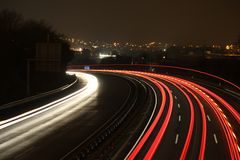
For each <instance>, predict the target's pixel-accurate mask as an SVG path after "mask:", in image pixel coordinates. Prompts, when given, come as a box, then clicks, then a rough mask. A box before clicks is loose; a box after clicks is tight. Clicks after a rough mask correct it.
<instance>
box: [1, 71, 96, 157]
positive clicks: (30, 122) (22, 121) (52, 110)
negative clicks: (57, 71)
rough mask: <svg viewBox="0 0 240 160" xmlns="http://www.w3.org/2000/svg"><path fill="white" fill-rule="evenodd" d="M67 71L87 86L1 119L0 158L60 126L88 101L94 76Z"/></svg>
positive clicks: (93, 87)
mask: <svg viewBox="0 0 240 160" xmlns="http://www.w3.org/2000/svg"><path fill="white" fill-rule="evenodd" d="M68 73H70V74H75V75H76V76H77V77H79V78H80V77H81V79H83V80H84V81H86V85H85V86H84V87H83V88H81V89H79V90H78V91H76V92H74V93H72V94H69V95H67V96H65V97H63V98H61V99H58V100H56V101H54V102H51V103H49V104H46V105H44V106H41V107H39V108H37V109H34V110H31V111H28V112H25V113H23V114H20V115H18V116H15V117H13V118H10V119H7V120H3V121H0V153H1V158H3V157H5V158H6V157H8V156H9V155H12V154H13V153H16V151H20V150H22V149H23V148H24V147H27V146H28V145H29V144H32V143H33V142H35V141H36V140H38V139H39V138H41V137H43V136H46V135H47V134H49V133H50V132H51V131H53V130H55V129H57V128H58V127H60V126H63V125H64V124H66V123H67V122H69V121H71V120H72V119H74V118H75V117H76V116H79V113H80V109H81V108H82V107H84V106H86V104H89V103H90V102H91V100H92V99H91V97H92V96H95V95H96V94H97V89H98V80H97V78H96V77H95V76H93V75H90V74H86V73H78V72H68ZM1 158H0V159H1Z"/></svg>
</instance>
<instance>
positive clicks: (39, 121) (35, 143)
mask: <svg viewBox="0 0 240 160" xmlns="http://www.w3.org/2000/svg"><path fill="white" fill-rule="evenodd" d="M74 74H76V75H77V76H78V77H79V78H81V79H83V80H84V83H86V85H84V87H83V88H81V89H79V90H78V91H76V92H74V93H72V94H70V95H67V96H66V97H63V98H61V99H59V100H56V101H54V102H51V103H49V104H45V105H43V106H41V107H38V108H36V109H33V110H30V111H28V112H25V113H21V114H20V115H17V116H14V117H11V118H8V119H5V120H1V121H0V153H1V154H0V159H60V158H61V157H63V156H64V155H66V154H68V152H70V151H71V150H72V149H74V148H75V147H76V146H78V145H79V144H80V143H83V142H84V141H85V140H86V139H88V137H90V136H91V135H92V134H93V133H94V132H95V131H97V130H98V129H99V128H101V126H103V125H104V124H105V123H107V122H108V121H109V120H111V117H113V116H114V115H115V113H116V112H118V110H119V109H120V108H121V107H122V106H125V103H127V102H128V101H127V100H129V99H128V97H129V96H130V95H131V94H130V93H132V91H131V90H132V86H131V85H132V84H130V82H129V81H128V80H126V78H122V77H117V76H109V75H102V74H101V75H96V76H97V77H96V76H93V75H89V74H85V73H74ZM116 84H117V85H116ZM116 91H117V92H116ZM114 118H115V117H114Z"/></svg>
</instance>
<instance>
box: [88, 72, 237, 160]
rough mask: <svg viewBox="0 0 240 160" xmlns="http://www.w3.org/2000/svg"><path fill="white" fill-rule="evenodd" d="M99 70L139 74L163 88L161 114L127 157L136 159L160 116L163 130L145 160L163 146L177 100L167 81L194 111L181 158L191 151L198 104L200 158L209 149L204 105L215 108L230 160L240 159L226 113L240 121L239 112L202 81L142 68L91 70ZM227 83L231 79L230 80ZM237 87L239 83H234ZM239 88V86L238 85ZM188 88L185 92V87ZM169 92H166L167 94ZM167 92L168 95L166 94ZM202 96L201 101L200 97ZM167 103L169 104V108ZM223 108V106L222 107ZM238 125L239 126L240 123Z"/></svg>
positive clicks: (160, 88)
mask: <svg viewBox="0 0 240 160" xmlns="http://www.w3.org/2000/svg"><path fill="white" fill-rule="evenodd" d="M92 71H94V72H95V71H97V72H114V73H120V74H128V75H133V76H139V77H141V78H144V79H146V80H148V81H151V82H152V83H153V84H154V85H155V86H156V87H157V88H158V89H159V91H160V93H161V95H160V96H161V98H162V103H161V106H160V107H159V110H158V113H157V115H156V116H155V119H154V120H153V121H152V124H151V126H150V127H149V128H148V130H147V131H146V132H145V134H144V136H143V137H142V138H141V140H140V141H139V143H138V144H137V145H136V146H134V148H133V149H132V150H131V153H129V154H128V156H127V157H126V159H134V158H136V156H137V155H138V154H139V152H140V151H141V149H142V148H143V147H146V145H145V144H146V143H147V141H148V139H149V137H150V136H151V135H152V133H153V131H154V130H155V127H156V125H157V123H159V120H160V118H164V123H163V124H162V126H161V128H160V130H159V131H158V134H157V135H156V137H155V138H154V140H153V141H152V144H151V145H150V147H149V148H148V149H147V153H145V156H144V157H145V158H144V159H152V158H153V156H154V154H156V150H157V149H158V146H159V145H161V139H162V137H163V136H164V134H165V130H166V129H167V126H168V123H169V121H170V119H171V111H172V106H173V103H174V99H173V98H172V94H171V93H170V89H169V87H168V86H167V85H165V82H168V83H170V84H172V85H173V86H175V87H176V88H177V89H178V90H180V91H181V92H182V94H183V95H184V96H185V98H186V99H187V100H188V103H189V107H190V111H191V118H190V122H189V130H188V134H187V136H186V139H185V144H184V146H183V148H182V152H181V154H180V155H181V156H180V157H179V159H186V158H187V155H188V152H189V146H190V143H191V142H192V141H193V139H192V132H193V126H194V112H193V110H194V109H195V107H199V109H200V114H201V121H202V123H201V125H202V129H201V138H200V147H199V152H198V153H199V155H198V159H199V160H203V159H205V158H204V157H205V150H206V140H207V139H208V138H209V137H207V123H206V121H207V120H206V115H205V108H206V107H207V108H208V109H210V110H211V111H212V113H213V114H214V116H215V117H216V119H217V121H218V123H219V124H220V126H221V128H220V129H221V130H222V132H223V133H224V140H225V141H226V142H227V148H228V152H229V155H230V157H231V159H236V160H238V159H240V148H239V144H238V140H237V138H238V137H237V136H236V134H235V131H234V129H233V128H232V125H231V123H230V121H229V120H228V118H227V116H226V115H225V113H224V112H228V113H230V114H231V117H232V118H233V119H234V120H235V121H236V122H237V123H238V124H239V122H240V121H239V120H240V115H239V113H238V112H237V111H236V110H235V109H234V107H233V106H231V105H230V104H229V103H228V102H226V100H224V99H223V98H221V97H220V96H219V95H217V94H215V93H213V92H212V91H210V90H208V89H207V88H205V87H203V86H200V85H199V84H196V83H194V82H191V81H189V80H185V79H182V78H178V77H174V76H168V75H163V74H155V73H148V72H140V71H124V70H92ZM227 82H228V81H227ZM235 87H236V86H235ZM236 88H237V87H236ZM183 89H184V90H185V91H184V90H183ZM166 91H167V94H166ZM188 94H189V95H191V96H192V97H193V98H194V99H195V101H196V102H197V106H193V102H192V99H191V98H190V97H189V95H188ZM167 95H168V96H167ZM166 98H169V103H166ZM200 98H201V100H200ZM202 101H204V103H205V104H208V105H203V103H202ZM166 105H168V107H166ZM222 107H224V108H223V109H224V111H223V109H221V108H222ZM167 108H168V111H167V114H166V116H165V117H163V114H162V112H163V110H164V109H167ZM238 127H239V126H238Z"/></svg>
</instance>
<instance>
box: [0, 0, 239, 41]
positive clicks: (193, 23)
mask: <svg viewBox="0 0 240 160" xmlns="http://www.w3.org/2000/svg"><path fill="white" fill-rule="evenodd" d="M5 8H8V9H14V10H16V11H17V12H18V13H21V14H23V16H24V17H25V18H27V19H29V18H32V19H38V20H40V19H44V20H45V21H46V22H48V23H49V24H51V25H52V26H53V27H54V28H55V29H56V30H57V31H59V32H62V33H64V34H66V35H68V36H72V37H75V38H80V39H83V40H100V41H115V40H118V41H120V42H121V41H122V42H127V41H130V42H139V43H143V42H151V41H161V42H170V43H176V44H191V43H192V44H213V43H214V44H224V43H230V42H234V41H236V39H237V37H238V35H240V0H117V1H116V0H1V1H0V9H5Z"/></svg>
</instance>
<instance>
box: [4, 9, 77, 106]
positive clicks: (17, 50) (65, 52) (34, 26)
mask: <svg viewBox="0 0 240 160" xmlns="http://www.w3.org/2000/svg"><path fill="white" fill-rule="evenodd" d="M62 37H64V36H63V35H61V34H59V33H57V32H56V31H54V30H53V28H52V27H51V26H50V25H48V24H47V23H45V22H44V21H35V20H25V19H24V18H23V16H22V15H21V14H18V13H16V12H15V11H10V10H2V11H0V72H1V80H0V82H1V91H0V97H1V99H0V104H2V103H5V102H8V101H11V100H15V99H18V98H22V97H25V96H27V95H26V72H27V59H30V58H35V56H36V44H37V43H41V42H47V40H48V41H49V42H56V43H60V44H61V51H62V52H61V64H62V66H63V67H62V71H61V72H59V73H51V74H49V73H46V74H45V73H40V74H36V73H35V74H34V71H32V70H31V72H33V73H31V74H30V75H31V80H32V84H35V85H32V86H31V94H35V93H37V92H41V91H45V90H48V89H52V88H54V87H57V86H58V85H60V84H61V83H63V82H62V79H68V78H66V76H65V66H66V64H67V63H68V61H69V60H70V59H71V57H72V52H71V51H70V45H69V43H68V42H66V41H65V40H63V38H62ZM46 81H47V82H48V83H46ZM44 82H45V85H41V83H44ZM36 83H39V85H36Z"/></svg>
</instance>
